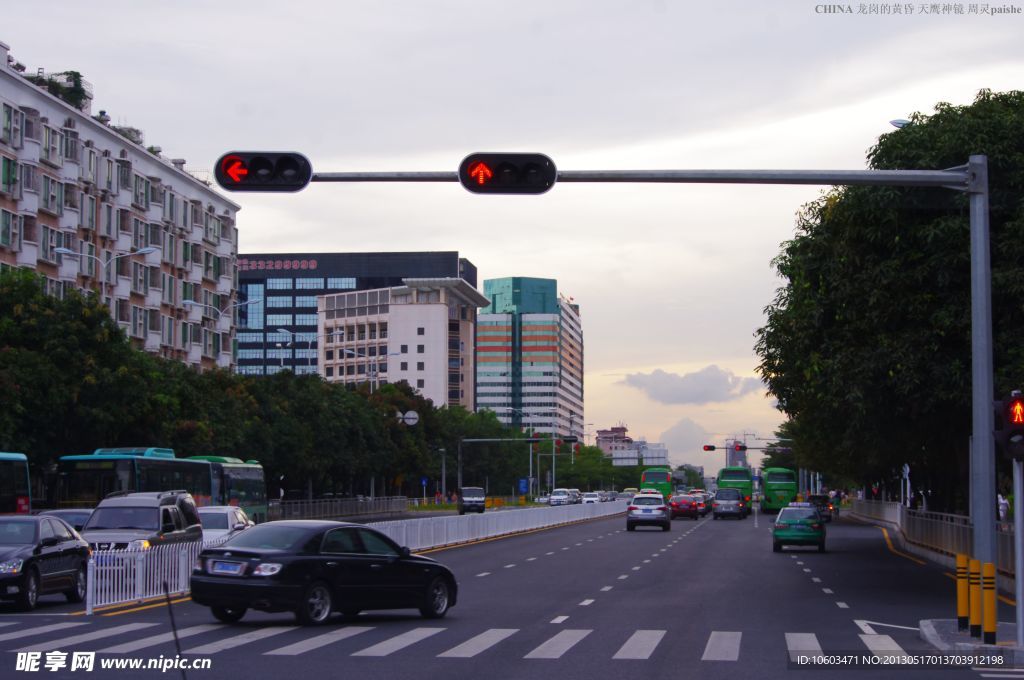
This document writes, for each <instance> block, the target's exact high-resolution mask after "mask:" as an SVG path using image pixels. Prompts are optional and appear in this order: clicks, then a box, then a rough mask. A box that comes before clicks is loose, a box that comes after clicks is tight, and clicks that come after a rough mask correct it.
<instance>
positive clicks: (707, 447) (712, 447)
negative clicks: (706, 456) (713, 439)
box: [704, 444, 715, 451]
mask: <svg viewBox="0 0 1024 680" xmlns="http://www.w3.org/2000/svg"><path fill="white" fill-rule="evenodd" d="M704 450H705V451H714V450H715V445H714V444H705V445H704Z"/></svg>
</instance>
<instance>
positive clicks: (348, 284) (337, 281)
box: [327, 278, 356, 290]
mask: <svg viewBox="0 0 1024 680" xmlns="http://www.w3.org/2000/svg"><path fill="white" fill-rule="evenodd" d="M327 287H328V288H330V289H331V290H353V289H354V288H355V287H356V280H355V279H354V278H330V279H327Z"/></svg>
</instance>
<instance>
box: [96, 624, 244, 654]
mask: <svg viewBox="0 0 1024 680" xmlns="http://www.w3.org/2000/svg"><path fill="white" fill-rule="evenodd" d="M220 628H224V625H223V624H220V623H204V624H202V625H199V626H192V627H191V628H182V629H181V630H179V631H178V637H179V638H185V637H192V636H193V635H199V634H200V633H206V632H208V631H211V630H219V629H220ZM173 639H174V633H160V634H159V635H151V636H150V637H146V638H142V639H141V640H135V641H133V642H126V643H124V644H122V645H115V646H113V647H107V648H106V649H97V650H96V651H97V652H98V653H100V654H124V653H126V652H135V651H138V650H140V649H145V648H146V647H156V646H157V645H162V644H164V643H165V642H170V641H171V640H173Z"/></svg>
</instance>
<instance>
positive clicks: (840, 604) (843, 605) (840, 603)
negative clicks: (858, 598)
mask: <svg viewBox="0 0 1024 680" xmlns="http://www.w3.org/2000/svg"><path fill="white" fill-rule="evenodd" d="M836 606H837V607H839V608H840V609H849V608H850V605H848V604H846V603H845V602H836Z"/></svg>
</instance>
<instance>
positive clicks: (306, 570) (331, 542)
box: [191, 520, 458, 625]
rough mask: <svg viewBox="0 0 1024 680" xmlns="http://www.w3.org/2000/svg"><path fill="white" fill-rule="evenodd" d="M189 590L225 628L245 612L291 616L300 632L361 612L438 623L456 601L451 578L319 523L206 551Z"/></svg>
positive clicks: (267, 530)
mask: <svg viewBox="0 0 1024 680" xmlns="http://www.w3.org/2000/svg"><path fill="white" fill-rule="evenodd" d="M191 586H192V601H193V602H196V603H198V604H201V605H203V606H206V607H209V608H210V610H211V611H212V613H213V616H214V617H215V618H217V619H219V620H220V621H224V622H226V623H233V622H235V621H238V620H239V619H241V618H242V617H243V616H244V615H245V612H246V611H247V610H249V609H257V610H260V611H267V612H282V611H291V612H294V613H295V617H296V618H297V619H298V621H299V623H301V624H303V625H316V624H320V623H324V622H325V621H327V619H328V618H330V616H331V613H332V612H335V611H340V612H341V613H342V614H343V615H345V616H346V617H352V616H355V615H357V614H358V613H359V612H360V611H363V610H367V609H406V608H413V609H419V611H420V614H422V615H423V616H424V617H426V618H428V619H439V618H441V617H443V616H444V615H445V614H446V613H447V612H448V609H449V608H451V607H454V606H455V603H456V600H457V596H458V584H457V583H456V581H455V575H454V574H453V573H452V572H451V570H450V569H448V568H447V567H445V566H444V565H442V564H440V563H439V562H437V561H435V560H433V559H431V558H429V557H423V556H420V555H413V554H411V553H410V552H409V549H408V548H405V547H401V546H399V545H398V544H397V543H395V542H394V541H392V540H391V539H390V538H388V537H387V536H385V535H384V534H382V533H380V532H379V531H376V530H374V529H371V528H369V527H367V526H364V525H361V524H349V523H346V522H333V521H327V520H285V521H278V522H266V523H264V524H259V525H257V526H255V527H253V528H252V529H248V530H246V531H243V532H242V533H240V534H238V535H236V536H234V537H232V538H231V539H229V540H228V541H227V543H225V544H224V545H221V546H218V547H216V548H207V549H206V550H203V552H202V553H200V555H199V559H198V560H197V562H196V565H195V568H194V569H193V571H192V582H191Z"/></svg>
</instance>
